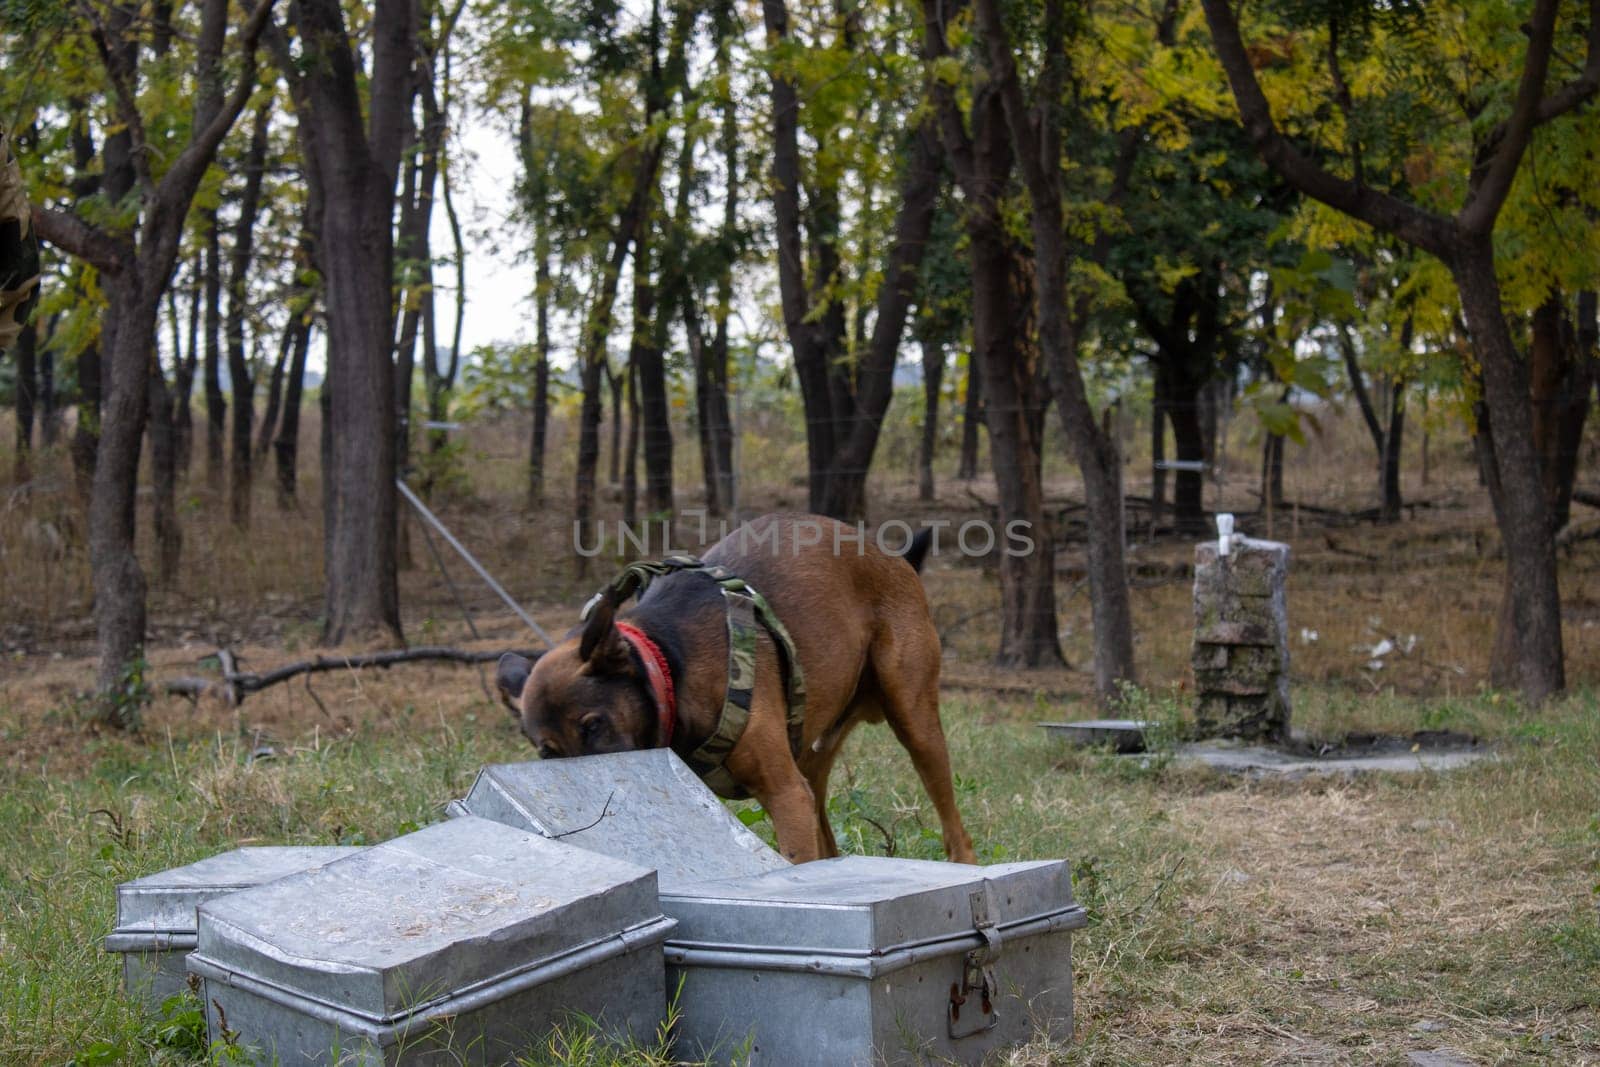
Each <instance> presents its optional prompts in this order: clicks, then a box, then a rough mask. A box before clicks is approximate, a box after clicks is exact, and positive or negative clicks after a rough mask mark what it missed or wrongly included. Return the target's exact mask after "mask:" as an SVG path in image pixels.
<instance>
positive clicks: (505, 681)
mask: <svg viewBox="0 0 1600 1067" xmlns="http://www.w3.org/2000/svg"><path fill="white" fill-rule="evenodd" d="M532 671H533V664H532V663H531V662H530V661H529V660H528V658H527V657H526V656H519V655H517V654H516V653H515V652H507V653H506V654H505V655H503V656H501V657H500V662H499V663H497V664H495V668H494V682H495V685H496V687H498V688H499V690H500V699H501V700H503V701H505V704H506V707H508V708H510V709H511V714H513V715H521V714H522V709H521V708H520V707H518V702H519V701H520V700H521V699H522V690H523V688H524V687H525V686H526V685H527V684H528V675H529V674H530V673H531V672H532Z"/></svg>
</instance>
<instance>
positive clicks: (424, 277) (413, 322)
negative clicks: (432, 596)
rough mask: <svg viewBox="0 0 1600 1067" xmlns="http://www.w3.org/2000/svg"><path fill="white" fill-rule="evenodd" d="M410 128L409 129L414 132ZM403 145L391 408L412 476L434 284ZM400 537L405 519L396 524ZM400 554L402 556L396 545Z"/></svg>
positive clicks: (413, 165) (399, 450)
mask: <svg viewBox="0 0 1600 1067" xmlns="http://www.w3.org/2000/svg"><path fill="white" fill-rule="evenodd" d="M413 132H414V131H413ZM410 148H411V145H410V144H409V141H408V144H407V153H406V157H407V158H406V162H405V176H404V177H403V178H402V179H401V183H400V225H399V242H398V244H397V246H396V248H395V286H396V288H397V289H399V290H400V295H401V297H402V300H401V305H400V307H401V311H400V336H399V339H398V340H397V341H396V342H395V355H394V361H395V371H394V408H395V466H396V468H397V469H398V470H399V472H400V477H402V478H405V479H410V477H411V430H412V426H411V394H412V393H413V392H414V391H415V381H416V366H417V333H418V331H419V330H420V329H421V328H422V301H423V294H424V293H425V292H426V291H428V290H429V289H431V288H432V287H433V277H432V251H431V249H430V248H429V245H428V230H429V227H428V224H427V222H426V221H424V220H423V219H422V214H423V211H424V205H423V204H422V203H421V202H420V198H419V193H418V188H417V183H418V181H419V179H420V176H421V174H420V172H421V170H422V168H421V167H419V166H418V163H417V157H416V154H415V153H414V152H411V151H410ZM426 210H427V211H428V213H429V214H430V215H431V213H432V210H433V194H432V191H431V188H430V190H429V193H428V203H427V205H426ZM400 534H401V538H402V540H403V539H404V535H405V524H404V523H401V527H400ZM400 554H401V556H402V559H403V558H404V556H405V555H406V553H405V551H404V550H403V549H402V550H401V553H400Z"/></svg>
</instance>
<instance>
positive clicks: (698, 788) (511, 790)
mask: <svg viewBox="0 0 1600 1067" xmlns="http://www.w3.org/2000/svg"><path fill="white" fill-rule="evenodd" d="M463 807H464V808H465V809H466V810H467V811H468V812H470V813H471V814H473V815H478V816H481V817H483V818H487V819H494V820H495V821H497V822H503V823H507V824H508V825H511V826H517V827H521V828H523V829H526V830H532V831H533V832H534V833H538V834H543V835H545V836H546V837H560V838H561V839H562V840H563V841H565V842H566V843H567V844H569V845H577V846H578V847H580V848H586V849H589V850H590V851H592V852H598V853H600V854H602V855H605V856H612V857H614V858H616V859H623V860H628V861H630V862H633V863H637V864H640V865H641V866H644V867H653V868H655V870H656V873H657V877H658V878H659V879H660V884H661V891H662V892H663V893H672V892H676V891H678V890H679V889H681V888H682V887H684V886H687V885H689V884H691V883H693V882H702V881H706V880H708V879H722V878H737V877H744V876H749V875H756V874H764V873H765V872H767V871H774V870H784V869H787V868H788V867H789V861H788V860H786V859H784V858H783V857H782V856H780V855H778V853H777V852H775V851H773V850H772V849H771V848H770V847H768V845H767V844H766V842H764V841H762V840H761V838H759V837H757V836H756V835H755V834H753V833H751V832H750V831H749V830H747V829H746V828H745V827H744V824H743V823H741V822H740V821H739V820H738V819H737V818H735V817H734V815H733V813H732V812H730V811H729V810H728V809H727V808H726V807H724V806H723V804H722V801H721V800H720V799H718V797H717V795H716V794H715V793H713V792H712V791H711V790H710V789H709V788H707V786H706V785H705V783H704V782H702V781H700V779H699V778H698V777H696V776H695V773H694V772H693V771H691V770H690V769H689V767H688V765H687V764H685V763H684V762H683V761H682V760H681V759H679V758H678V757H677V756H676V755H675V754H674V753H673V752H672V750H671V749H665V748H656V749H647V750H644V751H639V752H617V753H611V754H607V755H601V756H576V757H573V758H571V759H559V760H533V761H530V762H527V763H502V764H496V765H491V766H487V767H484V768H483V770H482V771H480V772H479V774H478V778H477V781H475V782H473V784H472V789H471V791H470V792H468V794H467V797H466V800H465V801H464V802H463Z"/></svg>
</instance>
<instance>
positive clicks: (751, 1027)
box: [462, 749, 1085, 1067]
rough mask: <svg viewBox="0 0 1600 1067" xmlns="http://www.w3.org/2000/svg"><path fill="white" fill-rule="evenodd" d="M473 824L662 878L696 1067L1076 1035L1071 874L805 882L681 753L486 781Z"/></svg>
mask: <svg viewBox="0 0 1600 1067" xmlns="http://www.w3.org/2000/svg"><path fill="white" fill-rule="evenodd" d="M462 808H463V810H465V811H469V812H471V813H473V814H476V815H481V816H485V817H488V818H493V819H498V820H502V821H505V822H507V823H510V824H511V825H514V826H520V827H525V828H527V829H530V830H533V831H535V832H537V833H543V834H547V835H551V836H556V835H560V836H561V838H562V840H563V841H565V842H567V843H571V844H576V845H580V846H582V847H584V848H592V849H595V850H597V851H599V852H602V853H604V854H606V855H609V856H614V857H618V858H623V859H628V860H632V861H635V862H638V863H640V864H643V865H646V866H653V867H656V868H657V869H658V870H659V871H660V875H661V908H662V911H663V912H665V913H666V914H667V915H668V916H670V917H672V918H674V919H676V920H677V921H678V928H677V929H676V930H675V931H674V932H673V934H672V936H671V938H670V939H669V940H668V941H667V944H666V957H667V964H668V967H667V985H668V988H669V989H679V988H680V985H679V984H680V982H681V983H682V984H681V996H680V997H679V1002H678V1008H679V1011H680V1012H681V1015H680V1018H679V1022H678V1029H677V1034H678V1038H677V1040H678V1045H677V1052H678V1055H679V1056H681V1057H683V1058H685V1059H691V1060H697V1059H699V1058H702V1057H705V1058H708V1059H710V1060H711V1061H712V1062H716V1063H731V1062H735V1061H737V1062H745V1059H746V1057H748V1058H749V1061H750V1062H752V1063H757V1064H773V1065H779V1064H782V1065H790V1064H795V1065H805V1064H816V1065H818V1067H823V1065H826V1067H835V1065H847V1064H857V1063H859V1064H877V1063H883V1062H888V1063H910V1062H919V1061H921V1060H924V1059H927V1058H930V1057H932V1058H938V1059H942V1060H946V1061H953V1062H957V1063H974V1064H975V1063H979V1062H981V1061H982V1060H983V1058H984V1057H985V1056H986V1055H987V1054H988V1053H990V1052H991V1051H993V1050H994V1049H996V1048H1000V1047H1003V1046H1006V1045H1014V1044H1020V1043H1023V1042H1026V1041H1028V1040H1030V1039H1031V1038H1033V1037H1034V1036H1035V1034H1036V1032H1037V1031H1039V1030H1043V1031H1045V1032H1047V1033H1051V1034H1053V1035H1054V1036H1056V1037H1060V1038H1063V1039H1065V1038H1067V1037H1069V1036H1070V1035H1071V1033H1072V944H1071V931H1072V930H1075V929H1077V928H1079V927H1081V926H1083V925H1084V923H1085V915H1084V911H1083V909H1082V908H1080V907H1078V906H1077V905H1076V904H1074V903H1073V900H1072V885H1071V878H1070V874H1069V872H1068V868H1067V864H1066V863H1064V862H1061V861H1045V862H1039V863H1015V864H1004V865H1000V866H993V867H974V866H968V865H965V864H955V863H938V862H931V861H919V860H900V859H887V858H874V857H862V856H854V857H846V858H842V859H836V860H825V861H822V862H820V863H809V864H803V865H800V866H791V865H790V864H788V863H787V862H786V861H785V860H784V859H783V858H782V857H781V856H779V855H778V854H777V853H776V852H774V851H773V850H772V849H770V848H768V847H767V846H766V845H765V844H764V843H762V842H761V841H760V840H759V839H758V838H756V837H755V835H754V834H751V833H750V832H749V831H748V830H747V829H745V827H744V826H743V825H742V824H741V823H740V822H739V821H738V820H737V819H736V818H735V817H734V815H733V814H732V813H731V812H730V811H729V810H728V809H727V808H726V807H724V806H723V804H722V802H721V801H720V800H719V799H718V798H717V797H716V795H715V794H714V793H712V792H711V791H710V790H709V789H708V788H707V787H706V786H705V785H704V784H703V783H701V782H700V780H699V779H698V778H696V777H695V776H694V773H693V772H692V771H690V770H689V768H688V767H687V766H686V765H685V764H684V763H683V762H682V761H681V760H679V759H678V758H677V757H676V756H675V755H673V754H672V753H671V752H670V751H668V750H665V749H657V750H653V751H648V752H630V753H623V754H619V755H606V756H585V757H579V758H574V759H564V760H541V761H535V762H529V763H520V764H509V765H503V766H496V767H486V768H484V770H483V772H482V773H481V774H480V775H479V776H478V780H477V781H476V782H475V783H474V784H473V787H472V790H471V792H470V793H469V794H468V796H467V798H466V799H465V801H463V802H462Z"/></svg>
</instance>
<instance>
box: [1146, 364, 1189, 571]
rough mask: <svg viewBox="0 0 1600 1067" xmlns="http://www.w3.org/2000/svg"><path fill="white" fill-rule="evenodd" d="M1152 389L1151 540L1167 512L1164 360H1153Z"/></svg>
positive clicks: (1166, 407)
mask: <svg viewBox="0 0 1600 1067" xmlns="http://www.w3.org/2000/svg"><path fill="white" fill-rule="evenodd" d="M1151 363H1152V367H1151V371H1152V373H1151V376H1150V379H1151V386H1152V387H1151V391H1150V539H1151V540H1155V536H1156V530H1157V529H1158V528H1159V527H1160V526H1161V522H1162V520H1163V519H1164V518H1166V512H1167V412H1168V408H1169V405H1168V403H1167V384H1166V381H1167V378H1166V373H1165V371H1164V370H1163V368H1162V365H1161V362H1160V360H1151ZM1196 414H1197V415H1198V413H1196Z"/></svg>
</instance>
